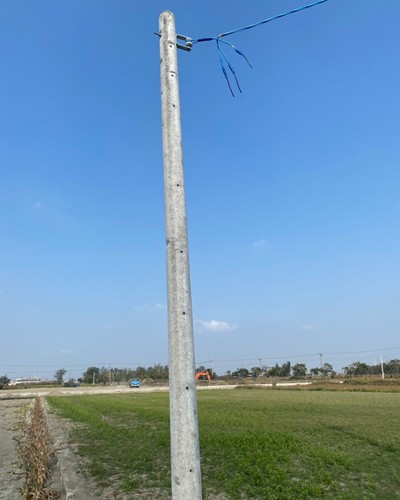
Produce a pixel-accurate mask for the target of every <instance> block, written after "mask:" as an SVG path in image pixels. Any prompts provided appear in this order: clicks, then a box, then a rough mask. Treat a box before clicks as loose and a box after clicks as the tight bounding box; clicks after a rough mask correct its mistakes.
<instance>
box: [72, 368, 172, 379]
mask: <svg viewBox="0 0 400 500" xmlns="http://www.w3.org/2000/svg"><path fill="white" fill-rule="evenodd" d="M131 379H139V380H144V379H153V380H168V366H166V365H165V366H164V365H161V364H155V365H154V366H149V367H148V368H145V367H144V366H138V367H137V368H136V369H132V368H112V367H108V368H107V367H105V366H103V367H102V368H98V367H96V366H90V367H89V368H88V369H87V370H86V371H85V373H83V375H82V378H80V379H78V380H79V382H83V383H85V384H111V383H121V382H128V381H129V380H131Z"/></svg>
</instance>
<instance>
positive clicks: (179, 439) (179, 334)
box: [159, 11, 202, 500]
mask: <svg viewBox="0 0 400 500" xmlns="http://www.w3.org/2000/svg"><path fill="white" fill-rule="evenodd" d="M159 28H160V56H161V60H160V66H161V68H160V69H161V111H162V137H163V158H164V195H165V217H166V239H167V288H168V337H169V391H170V421H171V479H172V498H173V499H174V500H201V498H202V493H201V472H200V450H199V433H198V422H197V401H196V383H195V363H194V342H193V318H192V299H191V289H190V274H189V252H188V237H187V224H186V202H185V186H184V172H183V154H182V131H181V118H180V101H179V81H178V58H177V47H176V31H175V18H174V15H173V14H172V13H171V12H168V11H166V12H163V13H162V14H161V16H160V23H159Z"/></svg>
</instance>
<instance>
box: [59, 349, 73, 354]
mask: <svg viewBox="0 0 400 500" xmlns="http://www.w3.org/2000/svg"><path fill="white" fill-rule="evenodd" d="M60 354H72V351H71V349H61V350H60Z"/></svg>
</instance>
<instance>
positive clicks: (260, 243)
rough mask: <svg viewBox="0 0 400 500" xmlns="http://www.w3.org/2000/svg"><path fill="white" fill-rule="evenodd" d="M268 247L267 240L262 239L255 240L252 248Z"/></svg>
mask: <svg viewBox="0 0 400 500" xmlns="http://www.w3.org/2000/svg"><path fill="white" fill-rule="evenodd" d="M266 245H267V240H265V239H264V238H262V239H261V240H255V241H253V243H252V244H251V246H252V247H253V248H263V247H265V246H266Z"/></svg>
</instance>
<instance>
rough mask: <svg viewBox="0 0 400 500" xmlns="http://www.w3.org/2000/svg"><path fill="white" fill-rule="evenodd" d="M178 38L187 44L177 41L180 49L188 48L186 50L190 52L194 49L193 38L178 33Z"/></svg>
mask: <svg viewBox="0 0 400 500" xmlns="http://www.w3.org/2000/svg"><path fill="white" fill-rule="evenodd" d="M176 38H177V39H178V40H183V41H185V42H186V43H185V45H182V44H180V43H177V44H176V46H177V47H178V49H181V50H186V52H190V51H191V50H192V47H193V43H192V39H191V38H189V37H188V36H185V35H178V34H177V35H176Z"/></svg>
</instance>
